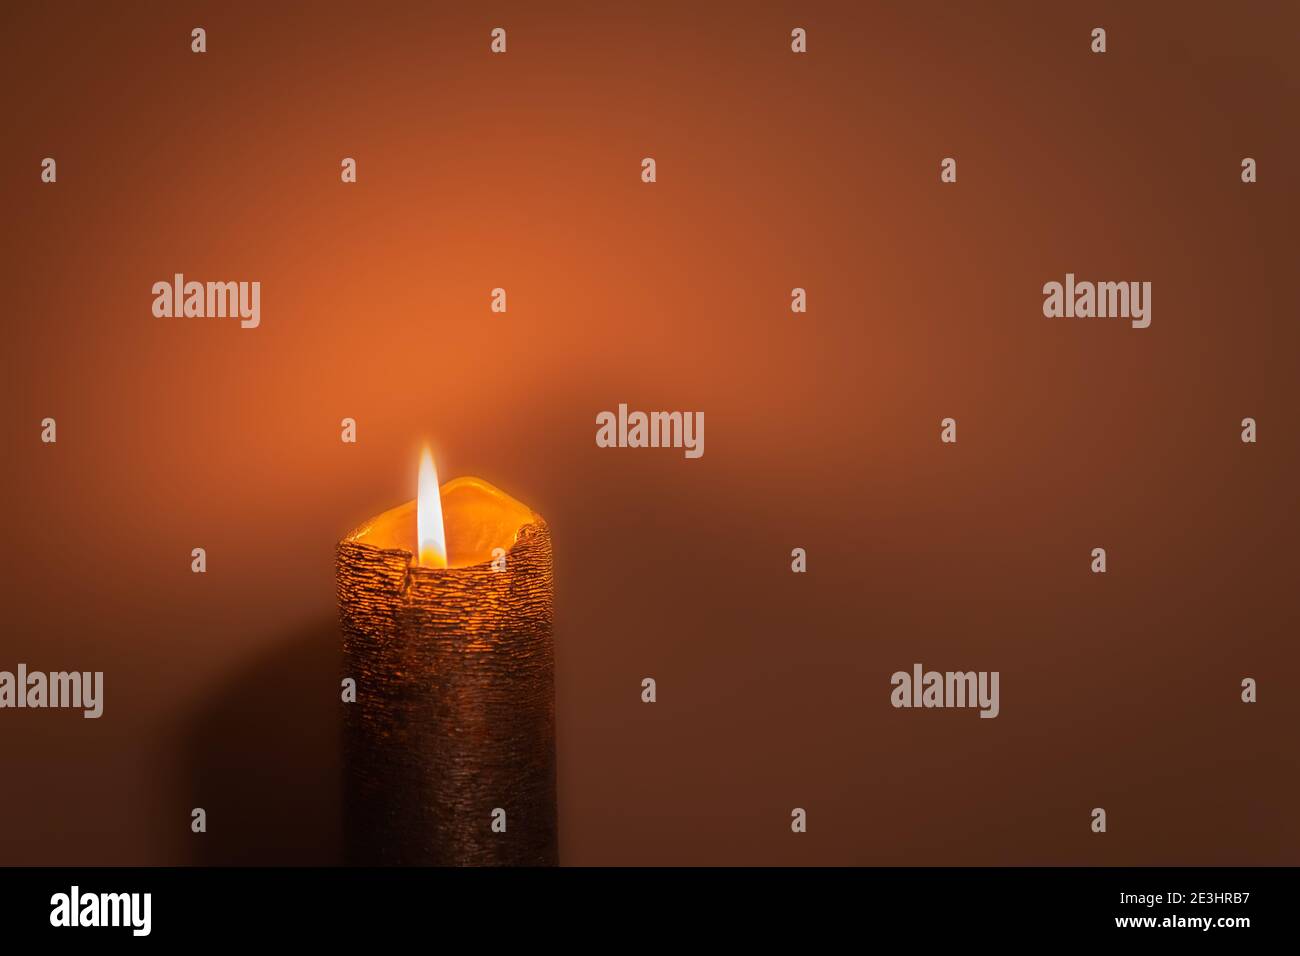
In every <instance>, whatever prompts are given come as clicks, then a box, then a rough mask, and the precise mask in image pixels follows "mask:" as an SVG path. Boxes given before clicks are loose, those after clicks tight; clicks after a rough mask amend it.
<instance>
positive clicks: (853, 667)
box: [0, 2, 1300, 864]
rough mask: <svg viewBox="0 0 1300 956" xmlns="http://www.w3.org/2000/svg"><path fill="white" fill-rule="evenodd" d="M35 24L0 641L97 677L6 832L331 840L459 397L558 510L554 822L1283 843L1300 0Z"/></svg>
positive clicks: (953, 843)
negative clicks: (394, 589) (1252, 700)
mask: <svg viewBox="0 0 1300 956" xmlns="http://www.w3.org/2000/svg"><path fill="white" fill-rule="evenodd" d="M3 17H4V21H5V22H4V29H3V41H0V42H3V52H4V56H3V57H0V69H3V71H4V74H5V82H4V89H5V117H6V119H5V126H6V137H5V139H6V148H5V149H4V151H3V153H2V154H0V164H2V165H0V183H3V189H4V196H3V199H4V208H5V219H6V225H7V227H8V228H6V229H5V230H4V239H3V242H4V244H5V245H4V249H3V250H2V252H3V257H2V261H3V262H4V266H5V274H6V279H5V286H4V288H5V293H6V296H7V298H8V302H7V306H6V308H5V316H6V317H5V332H6V334H5V345H6V347H5V350H4V352H5V359H6V369H5V374H4V376H3V379H2V380H0V390H2V393H3V399H4V405H3V410H4V414H3V416H0V429H2V430H3V432H2V434H3V442H4V451H5V455H4V460H5V468H4V469H3V471H2V472H0V483H2V484H0V492H2V493H3V497H4V500H5V502H6V503H7V510H8V515H7V518H6V520H5V522H4V531H3V536H4V537H3V545H4V551H5V555H6V560H5V562H4V575H3V579H0V588H2V589H3V593H0V600H2V601H3V606H4V608H5V620H4V625H3V629H2V630H0V669H7V670H13V669H15V668H16V666H17V664H18V662H19V661H24V662H26V663H27V664H28V666H29V667H30V668H32V669H33V670H62V669H77V670H103V671H104V672H105V674H106V677H105V681H106V691H105V715H104V717H103V718H101V719H100V720H98V721H90V720H83V719H82V718H81V716H80V715H79V714H78V713H76V712H68V711H44V712H41V711H35V712H33V711H13V710H6V711H3V712H0V761H2V762H3V780H4V785H3V787H0V828H2V829H0V859H2V860H3V862H6V863H66V864H109V863H128V864H133V863H184V862H275V863H292V862H302V863H313V862H333V861H336V860H338V859H339V858H340V836H339V833H340V828H339V820H338V813H339V793H338V772H339V766H338V725H339V707H341V706H343V705H341V704H340V703H339V700H338V676H337V673H336V667H337V655H338V637H337V631H336V626H335V614H336V610H335V606H334V582H333V549H334V544H335V542H336V541H337V540H338V538H339V537H341V536H342V535H343V534H344V533H345V532H346V531H348V530H349V529H350V528H351V527H353V526H354V525H355V524H357V523H358V522H359V521H361V520H362V519H364V518H366V517H368V516H370V515H373V514H375V513H377V512H379V511H381V510H383V509H384V508H387V507H390V506H392V505H394V504H397V503H399V502H401V501H403V500H406V499H408V498H410V497H411V496H412V494H413V487H414V478H415V464H416V451H417V449H418V447H419V444H420V443H421V442H422V441H423V440H424V439H426V438H427V439H430V440H432V441H433V442H434V445H435V450H436V453H437V454H438V458H439V469H440V472H441V474H442V476H443V477H444V479H446V478H450V477H452V476H455V475H458V474H477V475H481V476H482V477H484V478H486V479H488V480H489V481H492V482H493V483H496V484H498V485H500V486H501V487H502V488H504V489H505V490H507V491H508V492H509V493H511V494H512V495H514V496H516V497H517V498H519V499H520V500H522V501H524V502H526V503H528V504H530V505H531V506H533V507H534V508H536V509H537V510H538V511H540V512H541V513H542V514H544V515H545V516H546V518H547V520H548V521H549V523H550V525H551V529H552V532H553V535H554V543H555V552H556V562H557V564H556V578H557V587H558V614H559V623H558V629H557V717H558V735H559V740H558V750H559V773H560V781H559V789H560V807H561V820H560V840H561V859H562V860H563V861H564V862H566V863H570V864H631V863H648V864H661V863H688V864H690V863H709V864H722V863H740V864H753V863H832V864H840V863H872V864H1022V863H1023V864H1029V863H1038V864H1057V863H1061V864H1065V863H1084V864H1093V863H1096V864H1101V863H1116V864H1218V863H1224V864H1226V863H1244V864H1254V863H1292V864H1294V863H1298V862H1300V852H1298V850H1300V823H1297V816H1296V813H1295V808H1296V806H1297V805H1298V804H1300V784H1298V781H1300V773H1298V770H1300V765H1298V759H1300V758H1297V754H1296V748H1295V742H1294V737H1295V728H1296V727H1297V719H1298V718H1300V707H1298V706H1297V703H1296V696H1295V689H1296V669H1297V665H1300V652H1298V651H1297V649H1296V648H1297V645H1296V640H1295V637H1296V625H1297V618H1298V614H1297V599H1296V585H1295V580H1296V572H1297V562H1298V561H1300V557H1298V556H1297V555H1298V554H1300V552H1297V549H1296V540H1297V532H1300V517H1298V514H1297V508H1296V490H1295V489H1296V487H1297V482H1298V479H1300V454H1298V452H1297V439H1296V422H1295V413H1296V409H1297V408H1300V382H1298V380H1297V376H1296V355H1297V348H1298V346H1300V333H1297V323H1296V315H1297V291H1296V289H1297V286H1296V283H1295V281H1294V276H1295V261H1296V253H1297V239H1296V232H1295V220H1296V210H1297V199H1298V198H1300V196H1298V188H1297V181H1298V180H1297V176H1296V175H1295V171H1296V169H1297V162H1298V160H1300V156H1298V154H1297V147H1298V146H1300V130H1298V128H1297V126H1296V123H1295V122H1294V106H1295V103H1296V102H1297V99H1296V97H1297V94H1298V93H1300V67H1297V63H1296V59H1295V56H1294V37H1295V36H1296V30H1297V27H1300V14H1298V13H1297V11H1296V7H1295V6H1294V5H1293V4H1287V3H1276V4H1252V5H1249V6H1248V7H1246V8H1242V9H1241V10H1236V9H1234V10H1231V11H1229V10H1225V9H1223V8H1222V7H1219V6H1218V5H1209V4H1204V5H1197V4H1191V5H1188V4H1174V3H1168V4H1141V5H1138V7H1137V8H1134V5H1132V4H1122V3H1101V4H1095V3H1089V4H1083V3H1070V4H1038V3H1029V2H1024V3H995V4H979V5H976V4H961V5H952V6H948V5H941V4H923V3H906V4H905V3H888V4H886V3H872V4H861V5H859V4H840V5H834V4H823V3H816V4H811V3H807V2H803V3H794V2H791V3H778V4H733V5H725V6H724V5H709V6H706V7H701V6H699V5H696V4H669V3H660V4H654V5H652V6H651V7H646V6H645V5H639V6H635V7H633V6H631V5H629V6H627V7H626V8H623V9H613V8H611V7H607V6H606V5H602V4H582V5H577V4H575V5H563V4H560V5H549V4H548V5H547V7H546V8H545V9H541V8H539V7H538V6H537V5H534V4H497V5H494V6H493V7H492V9H491V10H490V11H487V10H484V11H482V12H480V11H477V10H472V11H469V12H467V11H452V10H448V9H439V8H438V7H436V6H431V5H428V4H417V3H409V4H378V5H371V4H338V3H322V4H312V5H310V6H295V7H293V8H290V7H288V6H278V7H271V6H269V5H265V4H253V3H239V4H215V3H198V4H183V5H178V4H174V3H150V4H132V5H129V6H126V5H103V4H49V5H30V6H23V7H18V6H11V7H7V8H6V9H5V11H4V13H3ZM1098 25H1100V26H1105V27H1106V28H1107V29H1108V31H1109V47H1110V50H1109V52H1108V53H1106V54H1105V55H1104V56H1097V55H1094V54H1092V53H1090V52H1089V33H1090V31H1091V29H1092V28H1093V27H1094V26H1098ZM195 26H203V27H205V28H206V30H207V32H208V52H207V53H206V54H204V55H195V54H193V53H191V52H190V30H191V28H192V27H195ZM495 26H504V27H506V28H507V30H508V31H509V52H508V53H507V54H506V55H505V56H493V55H491V54H490V53H489V52H488V43H489V36H488V34H489V31H490V30H491V28H492V27H495ZM794 26H803V27H805V28H806V29H807V31H808V37H809V40H808V45H809V51H810V52H809V53H808V54H807V55H806V56H796V55H793V54H792V53H791V52H790V51H789V34H790V30H791V28H792V27H794ZM46 156H51V157H54V158H56V159H57V161H58V182H57V184H54V185H46V184H42V183H41V182H40V181H39V173H40V162H41V160H42V158H44V157H46ZM344 156H352V157H355V158H356V159H357V161H358V168H359V182H358V183H357V184H355V185H343V184H341V183H340V181H339V163H340V161H341V159H342V158H343V157H344ZM644 156H653V157H654V158H655V159H656V160H657V162H658V177H659V181H658V182H657V183H655V184H653V185H645V184H643V183H641V181H640V175H639V174H640V160H641V159H642V157H644ZM945 156H953V157H955V158H956V159H957V161H958V182H957V183H956V184H955V185H941V184H940V182H939V175H938V174H939V162H940V159H941V158H942V157H945ZM1243 156H1252V157H1255V158H1256V159H1257V160H1258V162H1259V176H1260V181H1259V183H1257V184H1255V185H1249V186H1247V185H1243V184H1242V183H1241V182H1240V175H1239V173H1240V162H1241V159H1242V157H1243ZM1067 271H1072V272H1074V273H1076V274H1077V275H1078V276H1079V278H1080V279H1091V280H1150V281H1151V282H1152V283H1153V294H1152V306H1153V312H1152V316H1153V321H1152V325H1151V327H1150V328H1149V329H1146V330H1136V329H1132V328H1130V327H1129V326H1128V324H1127V323H1126V322H1115V321H1109V320H1049V319H1045V318H1044V317H1043V315H1042V312H1041V308H1042V294H1041V288H1042V285H1043V283H1044V282H1047V281H1049V280H1056V281H1061V280H1062V279H1063V278H1064V275H1065V273H1066V272H1067ZM175 272H183V273H184V274H185V275H186V277H187V278H192V279H197V280H199V281H206V280H260V281H261V282H262V324H261V327H260V328H258V329H255V330H241V329H240V328H239V327H238V324H237V322H235V321H233V320H223V319H158V318H154V317H153V315H152V313H151V304H152V294H151V292H150V287H151V285H152V284H153V283H154V282H155V281H159V280H169V279H170V278H171V276H172V274H173V273H175ZM496 286H502V287H505V288H506V289H507V291H508V294H509V312H508V313H507V314H506V315H495V314H492V313H491V312H490V311H489V308H488V306H489V293H490V290H491V289H492V288H493V287H496ZM794 286H803V287H805V288H807V289H808V302H809V311H808V313H807V314H806V315H799V316H796V315H792V314H791V312H790V310H789V301H790V290H791V288H792V287H794ZM619 402H627V403H628V404H629V406H630V407H631V408H633V409H642V410H656V409H680V410H696V409H699V410H703V411H704V412H705V414H706V430H705V439H706V444H705V454H704V457H703V458H701V459H699V460H686V459H685V458H684V457H683V456H682V454H681V452H680V451H673V450H649V449H647V450H639V451H632V450H603V449H598V448H597V447H596V446H595V442H594V436H595V423H594V422H595V415H596V413H597V412H599V411H601V410H605V409H616V408H617V405H618V403H619ZM47 415H49V416H53V417H55V418H56V419H57V421H58V443H57V444H56V445H43V444H42V443H41V442H40V421H41V419H42V418H43V417H45V416H47ZM1247 415H1249V416H1253V417H1255V418H1256V419H1257V420H1258V421H1259V427H1260V441H1259V443H1258V444H1257V445H1253V446H1252V445H1244V444H1242V443H1241V442H1240V440H1239V433H1240V425H1239V423H1240V421H1241V419H1242V418H1243V417H1245V416H1247ZM345 416H350V417H354V418H355V419H356V420H357V422H358V433H359V442H358V444H356V445H345V444H343V443H341V442H340V440H339V421H340V419H341V418H343V417H345ZM945 416H953V417H955V418H956V419H957V420H958V423H959V425H958V428H959V442H958V444H957V445H955V446H947V445H942V444H941V443H940V442H939V421H940V419H941V418H943V417H945ZM796 546H798V547H804V548H806V549H807V550H808V555H809V570H808V573H807V574H806V575H794V574H791V573H790V566H789V562H790V559H789V554H790V550H791V548H793V547H796ZM194 547H204V548H206V549H207V553H208V573H207V574H205V575H196V574H192V573H191V572H190V549H191V548H194ZM1094 547H1105V548H1106V549H1107V551H1108V554H1109V563H1110V570H1109V573H1107V574H1106V575H1104V576H1098V575H1093V574H1091V573H1089V560H1090V558H1089V552H1090V551H1091V549H1092V548H1094ZM916 661H920V662H922V663H923V664H924V665H925V666H926V667H927V668H936V669H939V670H948V669H953V670H960V669H977V670H999V671H1001V675H1002V685H1001V689H1002V700H1001V706H1002V713H1001V716H1000V717H998V718H997V719H996V720H980V719H978V718H977V717H976V716H975V713H974V712H973V711H950V710H943V711H910V710H894V709H892V708H891V707H890V706H889V690H890V686H889V676H890V674H891V673H893V672H894V671H895V670H900V669H902V670H907V669H910V667H911V665H912V663H913V662H916ZM645 676H653V677H655V678H656V680H657V681H658V689H659V702H658V703H656V704H654V705H653V706H649V705H645V704H642V703H641V702H640V696H639V695H640V682H641V679H642V678H643V677H645ZM1244 676H1252V677H1254V678H1256V679H1257V680H1258V681H1259V687H1260V691H1259V694H1260V701H1259V703H1258V704H1255V705H1253V706H1247V705H1245V704H1242V703H1241V702H1240V700H1239V694H1240V686H1239V685H1240V681H1241V678H1242V677H1244ZM195 806H202V807H204V808H205V809H206V810H207V811H208V817H209V820H208V833H206V834H204V835H195V834H192V833H191V832H190V829H189V823H190V808H191V807H195ZM796 806H798V807H804V808H806V809H807V810H808V813H809V830H808V833H807V834H805V835H802V836H796V835H794V834H792V833H791V832H790V828H789V819H790V810H791V808H792V807H796ZM1095 806H1103V807H1105V808H1106V809H1107V811H1108V813H1109V832H1108V833H1107V834H1105V835H1104V836H1098V835H1095V834H1092V833H1091V832H1090V831H1089V811H1090V810H1091V808H1093V807H1095Z"/></svg>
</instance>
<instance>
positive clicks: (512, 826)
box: [336, 451, 557, 865]
mask: <svg viewBox="0 0 1300 956" xmlns="http://www.w3.org/2000/svg"><path fill="white" fill-rule="evenodd" d="M336 579H337V585H338V595H339V616H340V624H341V628H342V632H343V657H344V676H345V677H352V678H354V679H355V680H356V700H355V702H352V703H347V704H344V713H345V718H344V755H343V760H344V831H345V840H346V846H347V854H348V859H349V862H352V863H362V864H436V865H493V864H516V865H553V864H555V863H556V862H557V847H556V807H555V677H554V646H553V642H552V630H553V621H554V610H553V571H552V565H551V535H550V530H549V529H548V528H547V526H546V522H545V521H544V520H543V519H542V517H541V516H540V515H538V514H536V513H535V512H534V511H533V510H532V509H531V508H528V507H527V506H526V505H523V504H520V503H519V502H518V501H515V500H514V499H513V498H511V497H510V496H509V495H507V494H506V493H505V492H503V491H501V490H500V489H499V488H495V487H493V486H492V485H490V484H488V483H487V482H486V481H483V480H482V479H479V478H456V479H454V480H452V481H449V482H447V483H446V484H445V485H443V486H442V487H441V490H440V489H439V487H438V482H437V475H436V472H435V470H434V465H433V459H432V456H431V455H430V454H429V453H428V452H427V451H426V452H425V455H424V457H423V459H422V460H421V464H420V469H419V481H418V493H417V496H416V500H414V501H409V502H407V503H406V504H404V505H400V506H398V507H396V508H393V509H392V510H390V511H386V512H384V513H383V514H381V515H379V516H378V517H377V518H374V519H372V520H370V521H368V522H366V523H365V524H363V525H361V526H360V527H359V528H357V529H356V530H354V531H353V532H352V533H350V534H349V535H347V536H346V537H345V538H344V539H343V540H342V541H340V542H339V544H338V549H337V565H336Z"/></svg>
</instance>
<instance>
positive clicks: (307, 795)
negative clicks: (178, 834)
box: [183, 616, 343, 866]
mask: <svg viewBox="0 0 1300 956" xmlns="http://www.w3.org/2000/svg"><path fill="white" fill-rule="evenodd" d="M339 669H340V648H339V636H338V621H337V619H336V618H334V617H332V616H331V618H330V619H329V620H328V621H324V620H322V621H317V622H313V623H312V624H311V625H308V626H304V627H302V628H300V629H298V630H297V631H295V632H294V633H292V634H290V635H289V636H288V637H287V638H284V639H280V640H276V641H274V642H271V643H270V644H269V646H268V650H267V651H266V653H264V654H263V655H262V656H261V657H259V658H257V659H256V660H254V661H253V662H251V663H250V664H249V665H248V666H246V667H245V668H243V669H241V670H240V671H238V672H237V673H236V675H235V676H234V678H233V679H232V680H230V681H229V682H228V683H227V684H226V685H225V686H223V687H222V688H221V690H220V691H219V692H218V693H217V694H215V695H214V696H213V697H212V698H210V699H209V700H207V701H205V702H204V704H203V705H202V706H201V707H200V708H199V709H198V711H197V712H196V713H195V715H194V717H193V718H192V719H191V721H190V722H189V723H188V724H187V726H186V728H185V732H184V741H183V746H184V748H185V753H184V758H183V766H184V768H185V770H184V772H185V780H184V781H183V786H184V788H185V792H186V793H187V796H188V799H189V800H190V803H189V804H188V806H189V807H191V808H193V807H202V808H203V809H204V810H205V811H206V812H207V832H206V833H193V832H191V833H189V834H187V836H188V840H187V841H186V855H187V856H188V858H189V862H191V863H196V864H201V865H205V866H229V865H253V866H267V865H272V866H274V865H304V866H313V865H315V866H319V865H329V864H337V863H341V862H342V855H343V854H342V827H341V795H340V776H339V775H340V767H341V764H340V745H341V736H340V735H341V721H340V717H341V715H340V713H339V708H340V707H341V706H343V705H342V703H341V701H340V697H339V690H340V688H339Z"/></svg>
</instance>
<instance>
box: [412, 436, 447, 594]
mask: <svg viewBox="0 0 1300 956" xmlns="http://www.w3.org/2000/svg"><path fill="white" fill-rule="evenodd" d="M408 527H409V526H408ZM415 533H416V538H417V539H418V541H419V546H420V555H419V564H420V567H423V568H445V567H446V566H447V539H446V534H445V532H444V531H443V527H442V498H441V497H440V496H439V494H438V472H437V470H436V469H435V468H434V467H433V452H432V451H430V450H429V448H428V446H426V447H425V449H424V454H423V455H421V456H420V486H419V491H418V493H417V494H416V510H415Z"/></svg>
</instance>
